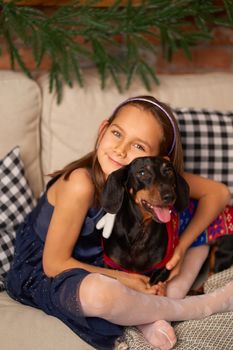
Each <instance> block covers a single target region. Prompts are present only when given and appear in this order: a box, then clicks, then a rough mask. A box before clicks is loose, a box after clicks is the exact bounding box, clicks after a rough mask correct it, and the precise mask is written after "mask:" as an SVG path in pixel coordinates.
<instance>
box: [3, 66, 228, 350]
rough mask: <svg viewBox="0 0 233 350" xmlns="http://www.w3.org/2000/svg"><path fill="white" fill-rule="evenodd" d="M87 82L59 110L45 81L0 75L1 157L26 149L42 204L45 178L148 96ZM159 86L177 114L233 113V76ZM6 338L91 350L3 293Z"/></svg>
mask: <svg viewBox="0 0 233 350" xmlns="http://www.w3.org/2000/svg"><path fill="white" fill-rule="evenodd" d="M85 79H86V83H85V87H84V88H83V89H81V88H80V87H79V86H75V87H74V88H73V89H69V88H65V89H64V94H63V95H64V96H63V100H62V104H61V105H57V103H56V96H55V94H54V93H53V94H50V93H49V92H48V80H47V77H46V76H43V77H41V78H40V79H39V80H38V81H37V82H36V81H33V80H29V79H28V78H27V77H25V76H24V75H23V74H21V73H14V72H10V71H0V125H1V128H0V158H2V157H3V156H5V154H6V153H7V152H8V151H9V150H10V149H12V148H13V147H14V146H16V145H20V148H21V155H22V159H23V162H24V165H25V169H26V176H27V178H28V181H29V183H30V186H31V188H32V190H33V192H34V194H35V195H36V196H37V197H38V196H39V194H40V192H41V191H42V189H43V188H44V184H45V182H46V177H45V175H46V174H48V173H49V172H50V171H53V170H55V169H58V168H60V167H62V166H63V165H65V164H66V163H67V162H69V161H71V160H74V159H76V158H78V157H80V156H81V155H83V154H84V153H86V152H87V151H88V150H90V149H91V147H92V145H93V142H94V139H95V136H96V132H97V127H98V125H99V123H100V121H101V120H102V119H104V118H106V117H108V116H109V115H110V113H111V112H112V111H113V109H114V107H115V106H116V105H117V104H118V103H119V102H121V101H122V100H123V99H125V98H126V97H129V96H135V95H140V94H148V91H146V90H145V88H144V87H143V86H142V84H141V82H140V81H138V80H135V81H134V83H133V85H132V86H131V88H130V90H128V91H126V92H125V93H124V94H123V95H122V94H120V93H119V92H118V91H117V90H116V88H115V87H114V85H113V84H112V83H111V82H110V81H109V82H108V84H107V88H106V89H105V90H104V91H102V90H101V88H100V83H99V78H98V76H97V75H96V72H95V71H94V70H88V71H86V73H85ZM160 80H161V85H160V86H154V87H153V90H152V91H151V92H150V94H153V95H154V96H156V97H157V98H158V99H160V100H162V101H164V102H168V103H169V104H170V105H171V106H172V107H196V108H209V109H218V110H221V111H228V110H233V100H232V90H233V74H232V75H230V74H224V73H219V74H216V73H215V74H203V75H184V76H175V75H174V76H161V77H160ZM231 332H232V329H231ZM0 339H1V341H0V347H1V349H2V350H16V349H17V350H18V349H20V350H21V349H22V350H32V349H33V350H55V349H56V350H85V349H86V350H87V349H92V347H90V346H89V345H87V344H86V343H84V342H83V341H82V340H81V339H79V337H77V336H76V335H75V334H74V333H73V332H72V331H71V330H70V329H69V328H67V327H66V326H65V325H64V324H63V323H62V322H60V321H59V320H57V319H55V318H53V317H51V316H47V315H46V314H44V313H43V312H42V311H40V310H36V309H33V308H31V307H27V306H23V305H21V304H19V303H17V302H15V301H13V300H11V299H10V298H9V297H8V295H7V294H6V292H1V293H0ZM131 348H132V349H133V348H134V347H131ZM135 348H136V347H135ZM178 348H179V347H177V349H178ZM187 349H188V348H187Z"/></svg>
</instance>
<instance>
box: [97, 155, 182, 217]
mask: <svg viewBox="0 0 233 350" xmlns="http://www.w3.org/2000/svg"><path fill="white" fill-rule="evenodd" d="M125 191H126V192H128V194H129V195H130V196H131V197H132V198H133V199H134V201H135V203H136V204H137V205H138V207H139V208H140V210H141V212H142V214H143V216H144V217H146V216H147V217H148V216H150V217H152V218H153V219H154V220H156V221H158V222H167V221H169V220H170V209H171V207H173V206H174V207H175V209H176V210H177V211H182V210H184V209H185V208H186V207H187V205H188V200H189V186H188V184H187V183H186V181H185V180H184V178H183V177H182V176H180V175H179V174H178V173H177V172H176V171H175V169H174V166H173V164H172V162H170V161H169V160H167V159H165V158H162V157H140V158H136V159H134V160H133V161H132V162H131V163H130V164H128V165H126V166H125V167H122V168H121V169H119V170H117V171H114V172H113V173H112V174H110V175H109V177H108V179H107V182H106V185H105V188H104V191H103V196H102V206H103V208H104V209H105V210H106V211H107V212H109V213H112V214H115V213H117V212H118V211H119V210H120V208H121V206H122V203H123V199H124V193H125Z"/></svg>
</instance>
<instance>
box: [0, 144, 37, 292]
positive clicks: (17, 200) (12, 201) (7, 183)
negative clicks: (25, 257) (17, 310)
mask: <svg viewBox="0 0 233 350" xmlns="http://www.w3.org/2000/svg"><path fill="white" fill-rule="evenodd" d="M34 204H35V199H34V197H33V194H32V191H31V190H30V188H29V186H28V183H27V181H26V178H25V176H24V168H23V164H22V161H21V159H20V156H19V147H16V148H14V149H13V150H12V151H11V152H9V153H8V154H7V155H6V156H5V158H3V159H2V160H0V290H2V289H4V278H5V276H6V273H7V272H8V270H9V268H10V262H11V260H12V258H13V253H14V240H15V233H16V229H17V227H18V226H19V224H20V223H21V222H22V221H23V219H24V217H25V216H26V214H27V213H29V212H30V211H31V209H32V208H33V206H34Z"/></svg>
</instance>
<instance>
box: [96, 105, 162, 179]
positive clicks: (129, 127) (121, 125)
mask: <svg viewBox="0 0 233 350" xmlns="http://www.w3.org/2000/svg"><path fill="white" fill-rule="evenodd" d="M99 138H100V139H99V144H98V149H97V157H98V160H99V163H100V166H101V168H102V170H103V172H104V174H105V175H106V176H108V175H109V174H111V173H112V172H113V171H115V170H117V169H119V168H121V167H122V166H124V165H127V164H129V163H130V162H131V161H132V160H133V159H135V158H137V157H143V156H153V155H158V154H159V150H160V144H161V141H162V138H163V130H162V127H161V126H160V124H159V123H158V122H157V121H156V119H155V117H154V116H153V115H152V114H151V113H150V112H148V111H145V110H143V109H142V108H140V107H136V106H132V105H131V106H124V107H123V108H122V109H121V110H120V111H119V112H118V115H117V116H116V118H115V119H114V121H113V123H112V124H110V125H109V124H108V122H107V121H105V122H104V123H103V124H102V126H101V128H100V136H99Z"/></svg>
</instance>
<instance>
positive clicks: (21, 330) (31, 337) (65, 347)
mask: <svg viewBox="0 0 233 350" xmlns="http://www.w3.org/2000/svg"><path fill="white" fill-rule="evenodd" d="M0 315H1V317H0V339H1V349H4V350H16V349H19V350H42V349H44V350H94V348H93V347H91V346H90V345H88V344H87V343H85V342H84V341H83V340H82V339H80V338H79V337H78V336H77V335H76V334H75V333H74V332H72V331H71V330H70V329H69V328H68V327H67V326H66V325H65V324H64V323H62V322H61V321H60V320H58V319H57V318H55V317H52V316H48V315H46V314H45V313H44V312H43V311H41V310H38V309H35V308H32V307H30V306H25V305H22V304H20V303H18V302H16V301H14V300H13V299H11V298H10V297H9V296H8V295H7V293H6V292H1V293H0Z"/></svg>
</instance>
